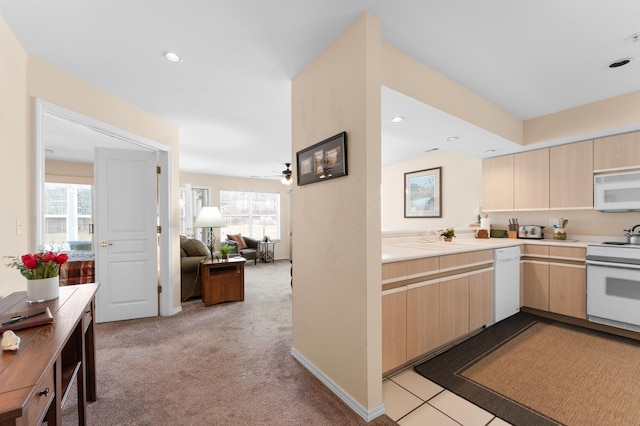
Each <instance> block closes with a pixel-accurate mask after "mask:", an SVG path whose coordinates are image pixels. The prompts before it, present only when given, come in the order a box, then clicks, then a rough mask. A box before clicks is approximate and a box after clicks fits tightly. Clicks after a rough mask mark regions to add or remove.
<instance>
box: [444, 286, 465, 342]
mask: <svg viewBox="0 0 640 426" xmlns="http://www.w3.org/2000/svg"><path fill="white" fill-rule="evenodd" d="M439 332H440V334H439V336H440V337H439V341H440V344H444V343H447V342H450V341H452V340H455V339H457V338H458V337H461V336H463V335H465V334H467V333H468V332H469V277H461V278H446V279H442V280H440V327H439Z"/></svg>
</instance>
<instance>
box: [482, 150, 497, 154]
mask: <svg viewBox="0 0 640 426" xmlns="http://www.w3.org/2000/svg"><path fill="white" fill-rule="evenodd" d="M494 152H496V150H495V149H488V150H486V151H485V152H484V153H485V154H493V153H494Z"/></svg>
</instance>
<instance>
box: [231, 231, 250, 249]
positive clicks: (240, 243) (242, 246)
mask: <svg viewBox="0 0 640 426" xmlns="http://www.w3.org/2000/svg"><path fill="white" fill-rule="evenodd" d="M227 238H229V239H231V240H233V241H235V242H236V243H238V249H239V250H244V249H246V248H247V247H248V246H247V242H246V241H245V240H244V238H242V234H238V235H228V234H227Z"/></svg>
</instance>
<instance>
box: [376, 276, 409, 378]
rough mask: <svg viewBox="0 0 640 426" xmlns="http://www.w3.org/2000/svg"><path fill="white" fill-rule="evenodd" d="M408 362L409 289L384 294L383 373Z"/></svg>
mask: <svg viewBox="0 0 640 426" xmlns="http://www.w3.org/2000/svg"><path fill="white" fill-rule="evenodd" d="M405 362H407V289H406V287H402V288H400V289H393V290H389V291H386V292H383V293H382V371H389V370H392V369H394V368H396V367H398V366H400V365H402V364H404V363H405Z"/></svg>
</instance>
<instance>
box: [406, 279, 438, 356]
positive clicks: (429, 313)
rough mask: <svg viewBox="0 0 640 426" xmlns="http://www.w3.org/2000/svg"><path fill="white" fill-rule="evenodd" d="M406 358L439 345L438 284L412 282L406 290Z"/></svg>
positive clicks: (418, 354)
mask: <svg viewBox="0 0 640 426" xmlns="http://www.w3.org/2000/svg"><path fill="white" fill-rule="evenodd" d="M406 320H407V360H410V359H413V358H415V357H417V356H420V355H422V354H424V353H427V352H429V351H430V350H432V349H435V348H437V347H438V346H440V344H441V343H440V336H439V333H438V330H439V328H440V284H439V282H438V281H437V280H435V281H425V282H422V283H419V284H412V285H410V286H409V290H407V318H406Z"/></svg>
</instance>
